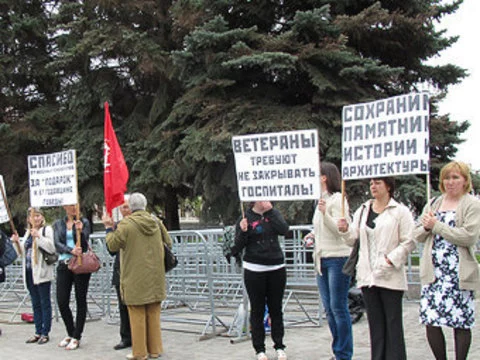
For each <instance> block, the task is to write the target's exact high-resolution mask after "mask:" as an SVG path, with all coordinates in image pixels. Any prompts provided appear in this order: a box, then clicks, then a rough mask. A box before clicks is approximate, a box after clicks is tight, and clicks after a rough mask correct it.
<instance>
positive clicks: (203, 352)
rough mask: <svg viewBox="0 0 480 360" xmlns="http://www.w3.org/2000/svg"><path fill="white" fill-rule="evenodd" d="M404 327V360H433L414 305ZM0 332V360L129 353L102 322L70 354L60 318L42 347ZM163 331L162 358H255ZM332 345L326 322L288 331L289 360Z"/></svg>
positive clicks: (193, 330) (18, 334) (359, 336)
mask: <svg viewBox="0 0 480 360" xmlns="http://www.w3.org/2000/svg"><path fill="white" fill-rule="evenodd" d="M404 326H405V334H406V343H407V352H408V359H413V360H433V359H434V358H433V356H432V354H431V352H430V349H429V347H428V344H427V342H426V340H425V334H424V328H423V326H421V325H419V323H418V302H416V301H405V305H404ZM0 328H1V329H2V330H3V334H2V336H0V360H7V359H18V360H24V359H25V360H26V359H35V360H43V359H45V360H46V359H49V360H55V359H69V360H77V359H82V360H84V359H96V360H113V359H122V360H123V359H125V356H126V355H127V354H128V353H129V352H130V351H129V350H128V349H125V350H119V351H115V350H113V349H112V347H113V346H114V345H115V344H116V343H117V342H118V341H119V335H118V331H119V327H118V325H116V324H114V325H111V324H107V322H106V321H105V320H103V319H100V320H96V321H89V322H87V324H86V327H85V332H84V338H83V339H82V342H81V346H80V348H79V349H78V350H75V351H69V352H67V351H66V350H64V349H62V348H58V347H57V343H58V342H59V341H60V340H61V339H62V338H63V336H64V335H65V333H64V326H63V323H62V321H61V319H60V320H59V321H58V322H55V321H54V322H53V328H52V332H51V341H50V342H49V343H47V344H45V345H37V344H25V340H26V339H27V338H28V337H29V336H31V335H32V334H33V331H34V327H33V325H32V324H23V323H20V324H9V323H5V322H3V323H0ZM162 329H163V343H164V349H165V353H164V354H163V356H162V357H161V359H165V360H182V359H192V360H206V359H209V360H210V359H211V360H214V359H232V360H237V359H238V360H248V359H252V360H254V359H255V357H254V352H253V350H252V346H251V343H250V341H249V340H247V341H242V342H236V343H234V344H231V342H230V340H231V338H229V337H226V336H217V337H214V338H212V339H208V340H201V341H200V340H199V334H200V333H201V331H202V329H201V328H200V327H198V326H196V325H186V324H178V323H173V322H164V323H163V324H162ZM353 329H354V359H355V360H368V359H369V336H368V326H367V320H366V319H365V318H363V319H362V320H361V321H360V322H359V323H357V324H355V325H354V326H353ZM187 331H188V332H187ZM445 335H446V339H447V344H448V349H449V359H454V355H453V344H452V336H453V334H452V331H451V330H450V329H446V331H445ZM330 341H331V340H330V334H329V331H328V327H327V325H326V323H324V325H323V326H321V327H314V326H298V327H288V328H287V329H286V334H285V343H286V345H287V349H286V350H287V354H288V358H289V359H296V360H322V359H329V358H330V356H331V351H330ZM271 345H272V342H271V340H270V339H269V338H268V339H267V355H268V356H269V359H271V360H274V359H275V357H274V352H273V350H272V348H271ZM469 359H470V360H480V338H479V332H478V330H476V329H474V331H473V342H472V348H471V351H470V356H469ZM387 360H388V359H387Z"/></svg>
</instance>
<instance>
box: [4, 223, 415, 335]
mask: <svg viewBox="0 0 480 360" xmlns="http://www.w3.org/2000/svg"><path fill="white" fill-rule="evenodd" d="M311 228H312V227H311V226H309V225H299V226H291V227H290V232H289V234H288V236H286V237H285V238H281V245H282V248H283V250H284V252H285V258H286V266H287V288H286V291H285V298H284V317H285V324H286V326H320V325H321V323H322V315H323V310H322V308H321V302H320V301H319V294H318V289H317V286H316V280H315V272H314V267H313V261H312V249H307V248H305V247H304V246H303V241H302V238H303V236H304V235H305V234H306V233H307V232H309V231H310V230H311ZM170 235H171V238H172V241H173V251H174V253H175V254H176V255H177V257H178V260H179V264H178V266H177V267H176V268H175V269H173V270H172V271H171V272H169V273H168V274H167V294H168V296H167V299H166V300H165V301H164V302H163V303H162V327H164V328H166V329H168V323H176V325H175V326H174V327H173V328H174V329H175V330H177V331H185V332H195V333H199V335H200V338H201V339H207V338H209V337H212V336H217V335H220V334H224V335H226V336H230V337H231V338H233V339H234V340H232V342H233V341H237V340H240V339H242V338H243V337H245V336H248V334H247V331H246V329H247V328H248V326H247V325H246V318H245V317H246V316H247V315H246V314H248V311H245V309H246V308H247V306H248V301H246V294H245V291H244V287H243V281H242V274H241V269H239V267H238V266H237V264H235V260H234V259H232V260H231V262H228V261H227V260H226V258H225V257H224V256H223V252H222V241H223V229H221V228H217V229H206V230H197V231H193V230H192V231H190V230H188V231H187V230H184V231H171V232H170ZM90 242H91V246H92V248H93V250H94V251H95V253H96V254H97V255H98V256H99V258H100V259H101V261H102V265H103V266H102V268H101V269H100V270H99V271H98V272H97V273H95V274H93V275H92V278H91V281H90V287H89V292H88V294H89V295H88V301H89V303H88V305H89V319H90V320H92V319H100V318H103V319H105V321H107V322H108V323H118V321H119V319H118V313H117V312H118V306H117V305H118V304H117V297H116V294H115V291H114V289H113V287H112V286H111V277H112V270H113V257H112V256H111V255H110V254H109V252H108V250H107V248H106V245H105V234H104V233H94V234H92V235H91V237H90ZM417 256H418V255H417ZM6 272H7V281H6V282H5V283H3V284H0V312H2V313H3V312H5V311H6V312H7V313H10V314H11V315H10V316H9V319H8V321H9V322H14V321H15V319H16V317H17V315H18V313H19V311H20V309H25V308H26V307H27V306H28V305H29V304H30V300H29V296H28V293H27V292H26V291H25V289H24V288H23V280H22V274H21V265H20V264H19V263H18V262H17V263H16V264H14V265H11V266H9V267H8V268H7V271H6ZM417 273H418V270H417V267H416V266H413V265H412V261H411V259H410V258H409V262H408V269H407V275H408V280H409V283H410V284H412V283H416V282H418V275H417ZM54 283H55V282H53V284H52V299H55V301H56V297H55V295H54V294H55V284H54ZM72 296H73V295H72ZM73 303H74V302H73ZM55 316H56V318H57V319H58V312H57V307H56V304H55ZM242 317H244V318H242ZM179 324H185V325H186V326H185V328H181V326H179ZM194 325H196V326H199V327H200V328H199V329H196V328H195V326H194ZM173 328H172V330H173ZM235 339H236V340H235Z"/></svg>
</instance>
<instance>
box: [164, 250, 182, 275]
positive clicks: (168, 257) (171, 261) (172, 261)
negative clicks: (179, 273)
mask: <svg viewBox="0 0 480 360" xmlns="http://www.w3.org/2000/svg"><path fill="white" fill-rule="evenodd" d="M163 248H164V249H165V272H169V271H170V270H172V269H174V268H175V267H176V266H177V265H178V259H177V257H176V256H175V254H174V253H173V252H172V250H170V248H169V247H168V246H167V244H165V243H163Z"/></svg>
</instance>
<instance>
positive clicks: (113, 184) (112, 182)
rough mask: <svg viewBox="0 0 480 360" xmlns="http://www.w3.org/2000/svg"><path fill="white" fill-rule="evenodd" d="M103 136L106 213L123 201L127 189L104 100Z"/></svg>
mask: <svg viewBox="0 0 480 360" xmlns="http://www.w3.org/2000/svg"><path fill="white" fill-rule="evenodd" d="M104 107H105V136H104V149H103V159H104V174H103V191H104V196H105V206H106V207H107V213H108V215H110V216H111V215H112V209H113V208H115V207H117V206H119V205H122V204H123V203H124V202H125V199H124V198H123V194H124V193H125V192H126V191H127V182H128V168H127V164H126V163H125V159H124V158H123V154H122V149H120V145H118V141H117V136H116V135H115V131H114V130H113V126H112V119H111V118H110V111H109V110H108V102H105V104H104Z"/></svg>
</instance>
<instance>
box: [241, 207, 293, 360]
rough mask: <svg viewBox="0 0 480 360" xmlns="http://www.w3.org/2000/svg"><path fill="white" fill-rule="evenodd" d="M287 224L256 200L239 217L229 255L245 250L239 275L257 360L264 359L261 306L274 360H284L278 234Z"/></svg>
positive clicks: (282, 283)
mask: <svg viewBox="0 0 480 360" xmlns="http://www.w3.org/2000/svg"><path fill="white" fill-rule="evenodd" d="M288 228H289V226H288V224H287V223H286V221H285V220H284V219H283V217H282V215H281V214H280V212H279V211H278V210H276V209H274V208H273V206H272V204H271V203H270V201H257V202H254V203H252V206H251V207H250V208H249V209H248V210H247V211H246V213H245V217H244V218H240V219H239V220H238V222H237V225H236V230H235V245H234V246H233V247H232V255H233V256H235V255H236V254H239V253H240V252H241V251H242V250H243V249H245V254H244V256H243V276H244V282H245V288H246V290H247V293H248V297H249V299H250V307H251V311H250V324H251V333H252V344H253V348H254V349H255V352H256V357H257V360H268V357H267V355H266V353H265V327H264V323H263V319H264V313H265V305H267V306H268V312H269V315H270V319H271V335H272V340H273V343H274V345H273V347H274V349H275V350H276V353H277V358H278V360H287V355H286V353H285V350H284V349H285V345H284V343H283V337H284V326H283V311H282V300H283V295H284V292H285V285H286V281H287V272H286V269H285V257H284V255H283V252H282V249H281V247H280V242H279V240H278V235H285V234H286V233H287V232H288Z"/></svg>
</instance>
